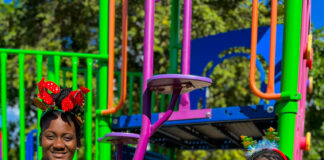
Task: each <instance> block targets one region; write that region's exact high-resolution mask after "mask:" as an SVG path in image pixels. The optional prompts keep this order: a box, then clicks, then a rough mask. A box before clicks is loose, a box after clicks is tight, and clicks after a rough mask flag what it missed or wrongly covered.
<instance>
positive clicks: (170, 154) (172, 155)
mask: <svg viewBox="0 0 324 160" xmlns="http://www.w3.org/2000/svg"><path fill="white" fill-rule="evenodd" d="M167 155H168V157H169V159H170V160H175V159H176V154H175V148H168V149H167Z"/></svg>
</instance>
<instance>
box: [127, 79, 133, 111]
mask: <svg viewBox="0 0 324 160" xmlns="http://www.w3.org/2000/svg"><path fill="white" fill-rule="evenodd" d="M133 86H134V76H133V75H130V76H129V83H128V87H129V90H128V115H132V114H133V90H134V87H133Z"/></svg>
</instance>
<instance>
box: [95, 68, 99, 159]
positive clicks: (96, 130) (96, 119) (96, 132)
mask: <svg viewBox="0 0 324 160" xmlns="http://www.w3.org/2000/svg"><path fill="white" fill-rule="evenodd" d="M99 83H100V80H99V74H98V73H96V95H99V93H100V92H99ZM96 97H97V98H96V110H97V109H99V98H98V96H96ZM98 137H99V121H98V118H97V115H96V116H95V160H98V159H99V154H98V151H99V146H98V141H97V139H98Z"/></svg>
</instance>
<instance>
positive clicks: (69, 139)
mask: <svg viewBox="0 0 324 160" xmlns="http://www.w3.org/2000/svg"><path fill="white" fill-rule="evenodd" d="M63 139H64V140H65V141H71V140H72V137H63Z"/></svg>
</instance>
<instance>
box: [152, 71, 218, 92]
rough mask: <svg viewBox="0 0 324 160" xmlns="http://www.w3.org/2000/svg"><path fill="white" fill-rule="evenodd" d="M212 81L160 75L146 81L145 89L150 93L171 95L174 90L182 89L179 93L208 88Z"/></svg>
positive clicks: (188, 76)
mask: <svg viewBox="0 0 324 160" xmlns="http://www.w3.org/2000/svg"><path fill="white" fill-rule="evenodd" d="M211 83H212V80H211V79H210V78H207V77H200V76H193V75H183V74H161V75H156V76H153V77H151V78H150V79H148V81H147V87H148V88H149V89H151V90H152V91H155V92H158V93H163V94H172V92H173V90H174V88H182V89H181V93H180V94H183V93H188V92H191V91H192V90H195V89H198V88H203V87H207V86H210V84H211Z"/></svg>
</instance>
